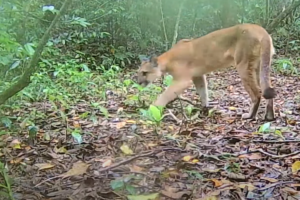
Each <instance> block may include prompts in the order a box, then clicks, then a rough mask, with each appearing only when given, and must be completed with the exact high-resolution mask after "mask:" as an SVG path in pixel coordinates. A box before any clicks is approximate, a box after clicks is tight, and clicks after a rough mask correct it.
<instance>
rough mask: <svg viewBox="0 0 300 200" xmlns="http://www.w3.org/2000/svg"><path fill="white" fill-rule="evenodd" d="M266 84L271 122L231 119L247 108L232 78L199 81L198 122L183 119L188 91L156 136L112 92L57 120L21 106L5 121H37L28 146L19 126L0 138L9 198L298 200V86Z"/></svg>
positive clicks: (39, 106) (282, 79)
mask: <svg viewBox="0 0 300 200" xmlns="http://www.w3.org/2000/svg"><path fill="white" fill-rule="evenodd" d="M220 77H222V79H221V78H220ZM272 77H273V80H276V81H274V85H275V88H276V90H277V91H278V96H277V97H276V99H275V112H276V114H277V119H276V121H275V122H271V123H266V122H263V121H262V120H261V119H262V118H263V108H260V110H259V114H258V120H255V121H251V120H241V118H240V117H241V114H242V113H244V112H247V111H248V109H249V105H250V99H249V97H248V95H247V94H246V92H245V90H244V88H243V87H242V85H241V83H240V79H239V77H238V75H237V73H236V72H235V70H232V69H230V70H224V71H221V72H215V73H212V74H209V75H208V81H209V89H210V99H211V104H212V105H213V108H211V109H210V110H209V111H208V113H207V115H205V114H203V113H202V112H200V114H199V112H197V116H196V117H195V118H193V119H191V118H192V117H191V116H190V115H188V114H185V115H184V114H183V111H182V110H183V108H185V107H188V106H190V105H191V104H190V103H193V104H199V102H197V100H198V98H199V97H198V96H197V95H196V94H195V89H194V88H193V87H191V88H190V89H188V90H187V91H186V92H185V93H184V94H183V97H182V98H183V99H184V98H185V99H188V100H189V102H187V101H184V100H180V101H175V102H174V103H172V104H171V106H170V108H168V109H169V113H168V112H166V113H168V114H167V115H166V116H165V117H164V118H163V120H162V122H161V123H160V125H159V126H158V127H157V128H155V125H154V124H150V123H147V122H146V121H145V120H144V119H142V118H141V115H138V114H137V113H138V112H137V110H138V108H137V107H134V106H128V105H126V104H124V100H125V99H124V98H125V97H126V95H123V94H122V93H121V92H119V91H115V92H114V91H110V92H109V93H108V99H107V101H106V102H104V104H103V103H98V104H93V105H92V106H89V104H88V103H87V102H89V101H90V99H86V100H85V101H81V102H80V103H78V104H77V105H74V106H71V107H70V108H68V109H66V110H65V111H64V112H65V116H62V114H61V112H60V111H58V110H55V109H54V108H53V107H52V106H51V105H50V104H49V103H47V102H36V103H26V104H24V107H23V109H19V110H17V111H15V112H13V113H9V116H12V115H13V116H26V115H28V113H30V112H31V110H33V109H35V110H38V111H40V112H41V113H44V114H45V115H44V117H37V118H36V121H35V124H36V127H38V129H37V130H36V132H37V133H36V138H35V139H34V140H35V143H34V144H31V143H29V138H28V135H29V132H28V130H27V129H26V127H28V126H29V123H28V121H27V120H28V119H27V120H23V121H18V120H17V121H15V122H14V123H15V124H17V123H19V126H20V127H21V130H19V131H18V133H19V134H18V136H16V135H11V136H7V135H1V136H0V140H1V141H2V142H1V144H2V146H3V147H2V148H1V152H0V156H1V160H2V162H4V163H7V168H8V169H9V174H10V176H11V177H12V178H13V179H14V184H13V185H12V186H13V190H14V194H15V197H16V199H67V198H69V199H83V200H84V199H116V200H117V199H129V200H137V199H138V200H153V199H155V200H158V199H161V200H169V199H180V200H181V199H182V200H185V199H186V200H187V199H197V200H204V199H205V200H214V199H300V192H299V191H300V164H299V163H300V161H299V158H300V152H299V149H300V135H299V129H300V125H299V124H300V123H299V117H300V115H299V113H300V101H298V100H297V99H296V98H295V97H296V96H298V95H299V92H298V88H300V82H299V78H297V77H288V76H283V75H278V74H273V75H272ZM277 80H279V81H277ZM128 91H130V92H132V93H134V92H135V91H134V90H128ZM90 98H93V102H97V101H96V100H95V97H90ZM99 102H100V101H99ZM263 102H264V101H263ZM148 103H150V102H148ZM264 105H265V102H264ZM188 110H189V111H188V112H191V113H192V114H194V113H195V112H194V111H193V110H192V109H191V108H189V109H188ZM171 113H172V114H171ZM198 114H199V117H198ZM174 117H175V118H174ZM156 118H157V119H158V118H159V116H156ZM1 129H2V128H1Z"/></svg>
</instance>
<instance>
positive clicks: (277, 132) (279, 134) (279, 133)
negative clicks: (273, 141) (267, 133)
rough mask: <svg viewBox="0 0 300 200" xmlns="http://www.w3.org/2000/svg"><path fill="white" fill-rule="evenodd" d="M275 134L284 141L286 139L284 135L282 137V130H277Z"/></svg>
mask: <svg viewBox="0 0 300 200" xmlns="http://www.w3.org/2000/svg"><path fill="white" fill-rule="evenodd" d="M274 134H275V135H278V136H279V137H281V138H283V139H284V137H283V135H282V132H281V131H280V130H275V132H274Z"/></svg>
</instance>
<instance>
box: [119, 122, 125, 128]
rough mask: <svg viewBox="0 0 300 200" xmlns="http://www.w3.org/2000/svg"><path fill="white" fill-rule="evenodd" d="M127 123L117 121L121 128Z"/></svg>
mask: <svg viewBox="0 0 300 200" xmlns="http://www.w3.org/2000/svg"><path fill="white" fill-rule="evenodd" d="M125 125H126V122H119V123H117V129H121V128H123V127H124V126H125Z"/></svg>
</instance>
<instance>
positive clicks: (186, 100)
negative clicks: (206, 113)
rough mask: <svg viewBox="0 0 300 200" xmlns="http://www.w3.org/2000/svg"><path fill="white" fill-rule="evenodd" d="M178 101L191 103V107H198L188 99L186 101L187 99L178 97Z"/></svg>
mask: <svg viewBox="0 0 300 200" xmlns="http://www.w3.org/2000/svg"><path fill="white" fill-rule="evenodd" d="M177 99H178V100H181V101H185V102H187V103H189V104H191V105H193V106H195V107H197V104H194V103H193V102H192V101H190V100H188V99H186V98H183V97H178V98H177Z"/></svg>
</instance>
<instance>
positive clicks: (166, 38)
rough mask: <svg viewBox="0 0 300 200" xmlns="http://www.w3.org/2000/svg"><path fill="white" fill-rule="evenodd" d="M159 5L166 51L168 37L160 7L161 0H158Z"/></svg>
mask: <svg viewBox="0 0 300 200" xmlns="http://www.w3.org/2000/svg"><path fill="white" fill-rule="evenodd" d="M159 5H160V14H161V20H162V25H163V30H164V36H165V42H166V49H165V50H166V51H167V50H168V48H169V47H168V37H167V31H166V26H165V18H164V12H163V9H162V3H161V0H159Z"/></svg>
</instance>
